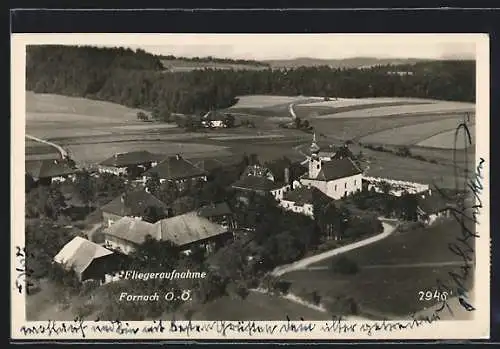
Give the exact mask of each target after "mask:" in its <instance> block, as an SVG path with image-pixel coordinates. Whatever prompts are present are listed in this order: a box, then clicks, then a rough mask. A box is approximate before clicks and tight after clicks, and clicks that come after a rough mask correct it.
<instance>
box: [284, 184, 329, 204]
mask: <svg viewBox="0 0 500 349" xmlns="http://www.w3.org/2000/svg"><path fill="white" fill-rule="evenodd" d="M315 195H317V196H318V197H322V199H323V200H328V201H332V199H331V198H330V197H328V196H327V195H325V194H324V193H323V192H322V191H321V190H319V189H318V188H315V187H300V188H297V189H294V190H291V191H288V192H286V193H285V194H284V195H283V200H287V201H292V202H294V203H295V204H297V205H300V206H302V205H304V204H312V203H313V202H314V197H315Z"/></svg>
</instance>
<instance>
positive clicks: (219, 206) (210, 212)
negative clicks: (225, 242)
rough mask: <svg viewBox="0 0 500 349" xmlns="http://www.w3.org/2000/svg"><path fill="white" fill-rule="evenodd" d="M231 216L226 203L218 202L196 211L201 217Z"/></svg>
mask: <svg viewBox="0 0 500 349" xmlns="http://www.w3.org/2000/svg"><path fill="white" fill-rule="evenodd" d="M230 214H232V211H231V208H230V207H229V205H228V204H227V203H226V202H220V203H216V204H212V205H206V206H203V207H201V208H200V209H199V210H198V215H199V216H201V217H206V218H208V217H217V216H224V215H230Z"/></svg>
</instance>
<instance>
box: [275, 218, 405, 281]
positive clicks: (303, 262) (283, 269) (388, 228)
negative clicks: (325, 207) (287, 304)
mask: <svg viewBox="0 0 500 349" xmlns="http://www.w3.org/2000/svg"><path fill="white" fill-rule="evenodd" d="M382 226H383V228H384V230H383V232H382V233H380V234H378V235H375V236H372V237H369V238H367V239H364V240H360V241H356V242H353V243H352V244H349V245H345V246H342V247H339V248H335V249H333V250H330V251H326V252H323V253H320V254H317V255H314V256H311V257H306V258H303V259H300V260H298V261H296V262H293V263H291V264H287V265H282V266H279V267H276V268H275V269H274V270H273V271H272V272H271V275H273V276H281V275H283V274H285V273H288V272H291V271H294V270H301V269H306V268H307V267H308V266H309V265H311V264H314V263H317V262H320V261H322V260H324V259H328V258H331V257H333V256H337V255H340V254H342V253H345V252H348V251H351V250H354V249H356V248H360V247H363V246H366V245H370V244H373V243H374V242H377V241H380V240H382V239H385V238H386V237H388V236H390V235H391V234H392V233H393V232H394V230H395V229H396V226H395V225H393V224H389V223H387V222H382Z"/></svg>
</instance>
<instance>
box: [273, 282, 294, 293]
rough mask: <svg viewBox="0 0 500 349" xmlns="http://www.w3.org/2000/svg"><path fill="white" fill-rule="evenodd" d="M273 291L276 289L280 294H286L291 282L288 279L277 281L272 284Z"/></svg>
mask: <svg viewBox="0 0 500 349" xmlns="http://www.w3.org/2000/svg"><path fill="white" fill-rule="evenodd" d="M273 286H274V291H278V292H280V293H281V294H287V293H288V291H289V290H290V286H292V283H291V282H289V281H277V282H276V283H275V284H274V285H273Z"/></svg>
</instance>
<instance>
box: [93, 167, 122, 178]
mask: <svg viewBox="0 0 500 349" xmlns="http://www.w3.org/2000/svg"><path fill="white" fill-rule="evenodd" d="M97 170H98V171H99V173H111V174H114V175H116V176H121V175H125V174H127V168H126V167H113V166H101V165H99V166H98V168H97Z"/></svg>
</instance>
